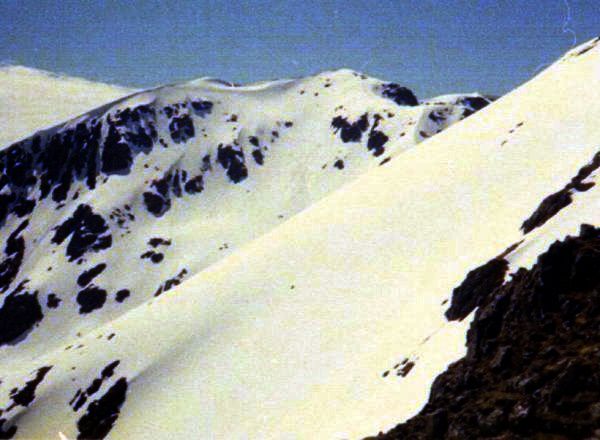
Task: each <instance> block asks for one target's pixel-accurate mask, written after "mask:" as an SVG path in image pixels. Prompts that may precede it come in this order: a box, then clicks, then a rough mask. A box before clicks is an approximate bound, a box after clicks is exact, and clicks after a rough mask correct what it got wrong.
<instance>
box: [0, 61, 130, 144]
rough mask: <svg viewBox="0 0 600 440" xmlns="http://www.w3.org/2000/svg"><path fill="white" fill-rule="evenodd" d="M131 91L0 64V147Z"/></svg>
mask: <svg viewBox="0 0 600 440" xmlns="http://www.w3.org/2000/svg"><path fill="white" fill-rule="evenodd" d="M132 91H133V90H130V89H127V88H125V87H119V86H113V85H108V84H102V83H98V82H93V81H88V80H85V79H81V78H73V77H68V76H58V75H55V74H52V73H50V72H45V71H43V70H37V69H32V68H29V67H24V66H5V67H0V127H2V131H0V147H2V146H5V145H8V144H10V143H12V142H15V141H17V140H18V139H20V138H22V137H25V136H28V135H30V134H31V133H32V132H33V131H35V130H38V129H40V128H43V127H48V126H50V125H55V124H58V123H60V122H63V121H65V120H66V119H69V118H72V117H74V116H77V115H78V114H81V113H83V112H86V111H88V110H89V109H91V108H94V107H97V106H98V105H101V104H105V103H107V102H110V101H114V100H115V99H117V98H120V97H122V96H125V95H127V94H130V93H131V92H132Z"/></svg>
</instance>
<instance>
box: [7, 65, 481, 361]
mask: <svg viewBox="0 0 600 440" xmlns="http://www.w3.org/2000/svg"><path fill="white" fill-rule="evenodd" d="M486 103H487V101H486V100H485V99H484V98H481V97H479V96H477V95H472V96H465V97H463V101H461V102H460V103H454V102H453V103H448V104H445V103H439V104H435V105H429V104H427V105H419V104H418V102H417V100H416V98H415V97H414V95H413V94H412V92H410V91H409V90H408V89H405V88H402V87H400V86H397V85H395V84H389V83H383V82H381V81H378V80H375V79H369V78H366V77H364V76H361V75H359V74H357V73H354V72H351V71H339V72H328V73H324V74H321V75H318V76H315V77H311V78H306V79H302V80H289V81H277V82H271V83H261V84H256V85H251V86H247V87H230V86H228V85H224V84H221V83H218V82H215V81H210V80H199V81H194V82H192V83H187V84H183V85H180V86H168V87H163V88H159V89H155V90H150V91H146V92H142V93H136V94H134V95H131V96H128V97H127V98H124V99H121V100H119V101H117V102H113V103H111V104H107V105H105V106H102V107H100V108H97V109H95V110H94V111H92V112H89V113H87V114H85V115H83V116H81V117H78V118H76V119H73V120H70V121H68V122H67V123H64V124H61V125H59V126H56V127H53V128H50V129H47V130H42V131H40V132H38V133H36V134H35V135H34V136H32V137H30V138H28V139H26V140H23V141H21V142H19V143H17V144H15V145H12V146H10V147H8V148H6V149H5V150H4V151H3V152H2V154H0V167H1V169H2V171H3V173H4V174H3V179H2V182H1V184H2V188H1V189H0V198H1V199H0V200H1V202H2V207H1V211H0V221H1V222H2V223H3V229H2V233H3V236H4V237H5V240H7V241H6V243H7V244H8V243H13V242H15V243H16V242H19V243H20V240H23V246H21V245H20V244H19V245H15V246H17V248H14V246H13V245H12V244H11V246H9V248H10V249H9V250H7V252H6V260H5V268H4V270H3V271H2V274H1V275H2V277H1V278H0V282H1V285H0V288H1V289H2V291H3V292H7V295H6V298H9V299H10V298H12V299H14V300H15V301H16V299H18V300H19V301H17V302H15V303H11V302H6V301H8V299H7V300H6V301H5V305H4V307H3V308H2V309H0V310H1V311H2V312H3V313H4V315H6V316H8V315H10V314H11V313H12V311H13V310H15V309H16V308H17V307H24V306H23V304H22V303H24V302H27V304H28V306H27V309H28V310H29V313H30V314H29V320H21V321H20V322H19V323H18V325H11V329H10V331H7V332H5V334H3V335H2V337H0V343H1V344H2V346H1V347H0V350H1V351H2V352H3V353H4V354H5V355H6V356H4V359H5V360H6V362H8V363H11V364H12V363H14V362H15V361H17V360H19V361H23V360H24V359H29V358H31V357H35V356H37V355H39V354H40V353H41V352H45V351H47V350H48V349H49V348H50V346H51V345H54V346H55V347H59V346H62V344H63V338H64V337H67V336H69V335H76V334H78V333H85V332H88V331H91V330H92V329H94V328H95V327H96V326H98V325H100V324H102V323H104V322H107V321H110V320H112V319H114V318H115V317H117V316H119V315H121V314H123V313H124V312H125V311H127V310H129V309H131V308H133V307H135V306H137V305H139V304H141V303H143V302H146V301H148V300H149V299H151V298H153V297H157V296H159V295H161V294H162V293H164V292H166V291H168V290H169V289H171V288H172V287H174V286H175V285H177V284H179V283H181V282H182V281H183V280H184V279H186V278H189V277H190V276H192V275H194V274H196V273H198V272H200V271H201V270H203V269H204V268H206V267H208V266H210V265H211V264H213V263H214V262H216V261H218V260H219V259H221V258H223V257H224V256H225V255H227V254H229V253H231V252H232V251H234V250H235V249H236V248H238V247H239V246H241V245H243V244H245V243H247V242H249V241H251V240H252V239H254V238H256V237H257V236H259V235H261V234H263V233H265V232H267V231H269V230H270V229H272V228H274V227H275V226H277V225H279V224H281V223H282V222H284V221H286V220H287V219H288V218H290V217H291V216H293V215H295V214H296V213H298V212H299V211H301V210H302V209H304V208H305V207H307V206H309V205H311V204H312V203H314V202H315V201H316V200H318V199H320V198H322V197H323V196H324V195H326V194H328V193H330V192H331V191H333V190H334V189H336V188H338V187H339V186H341V185H343V184H344V183H346V182H348V181H350V180H353V179H355V178H356V177H357V176H359V175H360V174H362V173H364V172H366V171H367V170H368V169H370V168H373V167H378V166H380V165H383V164H385V163H386V162H387V161H389V160H390V159H391V158H392V157H393V156H395V155H397V154H398V153H400V152H402V151H405V150H407V149H409V148H411V147H413V146H414V145H415V144H416V143H417V142H419V141H421V140H422V139H425V138H427V137H430V136H432V135H433V134H435V133H437V132H438V131H441V130H442V129H444V128H445V127H446V126H448V125H449V124H451V123H453V122H455V121H457V120H459V119H460V118H462V117H464V116H466V115H469V114H471V113H472V111H473V109H476V108H479V107H481V106H483V105H484V104H486ZM13 248H14V249H13ZM124 267H128V268H129V269H128V270H127V274H123V273H122V270H123V268H124ZM34 274H35V275H34ZM35 292H37V293H35ZM26 298H27V299H26ZM11 301H12V300H11ZM30 303H31V306H30V305H29V304H30ZM11 304H12V305H11ZM37 304H40V305H37ZM33 310H35V311H36V312H35V313H33ZM31 330H33V331H31ZM30 331H31V333H30ZM47 332H50V333H51V334H52V338H48V335H47ZM21 339H24V340H23V341H22V342H21ZM14 340H18V341H19V343H18V344H15V343H14ZM0 365H4V361H0Z"/></svg>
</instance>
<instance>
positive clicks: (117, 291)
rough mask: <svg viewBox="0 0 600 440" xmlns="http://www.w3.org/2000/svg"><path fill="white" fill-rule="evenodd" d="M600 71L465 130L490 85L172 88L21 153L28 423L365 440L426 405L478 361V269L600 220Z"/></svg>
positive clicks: (11, 274) (21, 377)
mask: <svg viewBox="0 0 600 440" xmlns="http://www.w3.org/2000/svg"><path fill="white" fill-rule="evenodd" d="M599 69H600V49H598V47H596V46H595V42H591V43H589V44H588V46H582V47H580V48H577V49H574V50H573V51H572V52H570V53H569V54H567V55H566V56H565V57H564V58H562V59H561V60H559V61H558V62H557V63H555V64H554V65H553V66H551V67H550V68H548V69H547V70H546V71H544V72H542V73H541V74H540V75H538V76H537V77H536V78H535V79H533V80H532V81H530V82H529V83H527V84H525V85H523V86H521V87H520V88H518V89H517V90H515V91H513V92H512V93H510V94H509V95H507V96H505V97H503V98H501V99H499V100H498V101H496V102H494V103H493V104H492V105H490V106H489V107H487V108H485V109H484V110H483V111H481V112H478V113H477V114H475V115H473V116H470V117H469V118H467V119H466V120H464V121H461V122H460V123H458V124H455V125H453V126H452V127H450V128H448V129H447V130H444V131H443V132H441V133H440V134H436V133H438V132H439V131H441V130H443V129H445V128H446V127H447V126H448V125H449V123H451V122H456V121H457V120H459V119H461V118H462V117H463V116H466V115H470V114H471V113H472V112H473V110H477V109H478V108H480V107H482V106H483V104H485V103H486V102H487V100H485V99H482V98H483V97H481V96H478V95H473V96H468V97H462V98H461V97H442V98H434V99H431V100H428V101H427V102H424V103H421V104H419V102H418V101H417V99H416V98H415V97H414V95H413V94H412V93H411V92H410V91H409V90H407V89H404V88H402V87H400V86H397V85H395V84H390V83H385V82H382V81H379V80H375V79H371V78H368V77H365V76H363V75H360V74H357V73H354V72H351V71H337V72H326V73H323V74H320V75H317V76H314V77H310V78H306V79H300V80H285V81H278V82H271V83H263V84H256V85H251V86H246V87H231V86H228V85H224V84H221V83H218V82H214V81H208V80H200V81H196V82H191V83H187V84H183V85H179V86H169V87H164V88H158V89H154V90H150V91H146V92H141V93H137V94H134V95H131V96H129V97H127V98H124V99H122V100H120V101H117V102H115V103H112V104H108V105H106V106H103V107H101V108H99V109H96V110H94V111H92V112H90V113H88V114H86V115H84V116H82V117H79V118H77V119H74V120H71V121H69V122H67V123H65V124H61V125H59V126H56V127H53V128H51V129H48V130H44V131H41V132H38V133H37V134H35V135H34V136H32V137H30V138H28V139H26V140H25V141H23V142H21V143H19V144H16V145H13V146H10V147H8V148H6V149H5V150H3V152H2V153H3V154H2V158H1V163H2V170H3V172H4V176H3V179H2V182H1V183H0V184H1V185H2V189H1V190H0V196H1V197H2V201H3V202H4V205H3V206H5V209H4V212H3V213H2V221H3V227H2V234H3V237H4V242H5V247H4V253H5V258H4V261H3V262H2V263H1V267H0V269H1V272H0V276H1V278H0V279H1V280H2V285H1V288H2V291H3V292H4V293H3V297H4V298H3V301H4V303H3V306H2V308H1V309H0V318H2V319H0V337H1V344H2V346H1V349H2V353H3V356H2V361H0V377H1V378H2V383H1V384H0V408H1V409H2V412H1V413H0V420H2V422H3V424H2V429H3V430H4V432H5V433H7V434H5V435H6V436H8V435H13V436H16V437H23V438H47V437H51V436H57V433H58V432H62V433H64V434H65V435H66V436H67V437H69V438H72V437H77V436H78V437H80V438H90V437H91V438H98V437H103V436H105V435H107V434H108V433H110V434H111V435H113V436H114V437H115V438H120V437H130V438H146V437H155V438H301V439H304V438H358V437H361V436H366V435H370V434H374V433H376V432H378V431H380V430H387V429H389V428H392V427H393V426H394V425H396V424H397V423H398V422H401V421H402V420H404V419H406V418H408V417H410V416H411V415H413V414H415V413H416V412H417V411H418V410H419V409H420V408H421V406H422V405H423V404H424V403H425V400H426V398H427V396H428V392H429V389H430V386H431V384H432V381H433V380H434V378H435V377H436V376H437V375H438V374H439V373H441V372H442V371H443V370H444V369H445V368H446V367H447V366H448V365H449V364H450V363H451V362H453V361H456V360H457V359H459V358H460V357H461V356H462V355H464V353H465V347H464V345H465V336H466V330H467V328H468V326H469V322H470V319H471V317H472V316H473V307H474V306H473V304H472V302H473V301H472V300H471V301H470V302H469V301H464V300H463V298H462V297H461V295H460V291H461V290H460V289H459V294H456V291H454V292H455V295H454V297H452V293H453V289H454V288H455V287H457V286H459V285H461V282H462V281H463V280H464V279H465V277H466V276H467V273H469V271H470V270H472V269H474V268H476V267H479V266H481V265H483V264H484V263H485V262H486V261H489V260H490V259H491V258H493V257H494V256H497V255H501V258H502V259H505V260H506V261H507V264H508V266H509V271H516V270H517V268H518V267H520V266H527V265H528V264H529V265H531V264H533V261H534V260H535V258H536V257H537V255H539V254H540V253H541V252H542V251H544V250H545V249H546V248H547V247H548V245H549V243H550V242H551V241H552V239H554V240H555V239H557V238H561V237H564V234H566V233H577V232H578V230H579V226H580V224H581V222H582V221H584V220H585V222H588V223H592V224H593V223H594V209H593V206H594V205H595V203H594V202H595V198H594V194H595V192H594V190H595V187H594V186H593V185H591V184H590V181H589V180H590V179H593V171H594V170H595V166H591V168H589V167H588V168H585V167H584V166H585V165H586V164H588V163H590V161H592V162H591V163H592V164H595V161H593V157H594V154H595V153H596V152H597V148H598V143H597V142H598V141H599V139H600V128H598V126H597V124H596V123H595V111H594V110H595V106H596V105H597V104H596V101H597V100H595V99H593V97H594V93H595V91H596V90H598V86H599V85H600V84H599V82H600V76H598V70H599ZM582 102H585V103H586V105H581V103H582ZM434 134H436V135H435V136H433V135H434ZM432 136H433V137H432ZM429 137H432V138H431V139H428V138H429ZM425 139H427V141H426V142H423V143H420V144H419V146H418V147H417V148H412V147H413V146H415V145H416V144H417V143H419V142H421V141H423V140H425ZM400 153H402V154H400ZM392 158H393V160H388V159H392ZM381 165H385V166H381ZM582 167H583V168H582ZM582 169H584V171H581V170H582ZM590 169H591V171H590V172H587V170H590ZM578 171H579V172H578ZM578 176H579V177H578ZM557 191H559V192H560V191H562V192H561V195H560V196H552V197H550V201H549V202H542V200H544V199H545V197H547V196H548V195H549V194H554V193H556V192H557ZM567 199H569V201H570V202H571V203H567V202H566V200H567ZM545 200H548V199H545ZM557 200H558V202H557ZM579 205H582V206H583V205H585V206H588V207H589V208H585V209H584V208H580V209H581V210H583V211H581V212H584V211H585V213H587V214H585V219H584V218H583V217H584V214H581V213H580V211H578V210H577V208H576V207H577V206H579ZM558 224H561V225H564V226H560V227H559V226H556V225H558ZM552 228H556V229H552ZM544 234H548V236H547V237H548V238H543V237H544ZM523 240H525V242H523ZM514 244H517V245H516V246H511V245H514ZM507 248H509V249H508V250H507V251H506V252H505V251H504V250H505V249H507ZM463 290H464V289H463ZM449 307H450V310H452V311H451V312H449V313H446V312H447V311H448V308H449ZM467 318H468V319H467ZM449 319H450V320H449ZM458 319H462V320H458Z"/></svg>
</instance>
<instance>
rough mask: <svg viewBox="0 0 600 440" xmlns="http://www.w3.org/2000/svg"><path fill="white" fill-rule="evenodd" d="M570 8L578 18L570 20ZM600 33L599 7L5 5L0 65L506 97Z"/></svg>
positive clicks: (309, 2)
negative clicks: (346, 75) (358, 79)
mask: <svg viewBox="0 0 600 440" xmlns="http://www.w3.org/2000/svg"><path fill="white" fill-rule="evenodd" d="M568 10H570V17H569V18H570V20H566V19H567V18H568V14H567V12H568ZM565 21H568V23H566V24H567V26H566V27H567V28H570V29H572V30H573V31H574V32H575V34H576V35H577V41H578V42H579V43H581V42H583V41H585V40H588V39H590V38H593V37H595V36H597V35H598V34H600V0H568V1H565V0H513V1H502V0H500V1H491V0H486V1H483V0H482V1H467V0H447V1H441V0H438V1H433V0H368V1H357V0H301V1H296V0H293V1H292V0H287V1H286V0H280V1H274V0H264V1H258V0H255V1H250V0H248V1H241V0H228V1H225V0H222V1H212V0H196V1H192V0H181V1H168V2H167V1H154V0H145V1H133V0H132V1H113V0H104V1H100V0H94V1H92V0H88V1H85V0H79V1H73V0H61V1H49V0H0V61H2V62H3V63H9V64H23V65H26V66H31V67H38V68H42V69H46V70H50V71H54V72H61V73H67V74H71V75H76V76H82V77H86V78H90V79H95V80H101V81H105V82H112V83H118V84H123V85H130V86H137V87H146V86H153V85H158V84H163V83H170V82H176V81H181V80H186V79H192V78H197V77H200V76H214V77H217V78H221V79H226V80H229V81H235V82H248V81H256V80H263V79H274V78H281V77H295V76H302V75H307V74H311V73H315V72H318V71H322V70H326V69H332V68H340V67H349V68H352V69H355V70H359V71H362V72H365V73H367V74H370V75H372V76H376V77H379V78H381V79H386V80H393V81H396V82H399V83H401V84H403V85H406V86H408V87H410V88H412V89H413V90H414V91H415V92H416V93H417V95H418V96H419V97H422V98H424V97H427V96H432V95H435V94H442V93H449V92H467V91H481V92H485V93H494V94H502V93H505V92H507V91H509V90H511V89H512V88H514V87H515V86H517V85H518V84H520V83H522V82H523V81H525V80H527V79H528V78H530V77H531V76H532V75H533V74H534V72H535V71H536V68H538V67H539V66H540V65H541V64H544V63H549V62H552V61H553V60H555V59H556V58H557V57H559V56H560V55H561V54H562V53H563V52H564V51H566V50H567V49H568V48H569V47H570V46H571V45H572V43H573V35H572V33H571V32H569V31H567V32H564V28H565Z"/></svg>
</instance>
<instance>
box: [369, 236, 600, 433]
mask: <svg viewBox="0 0 600 440" xmlns="http://www.w3.org/2000/svg"><path fill="white" fill-rule="evenodd" d="M490 288H491V289H492V288H495V290H494V292H493V294H492V295H489V296H487V297H486V296H484V298H485V301H484V302H482V303H480V304H479V309H478V310H477V312H476V314H475V318H474V320H473V322H472V324H471V327H470V329H469V332H468V334H467V355H466V356H465V357H464V358H463V359H461V360H459V361H458V362H455V363H454V364H452V365H450V366H449V368H448V369H447V371H446V372H444V373H443V374H441V375H440V376H438V377H437V379H436V380H435V381H434V383H433V386H432V390H431V395H430V397H429V401H428V403H427V404H426V405H425V406H424V407H423V409H422V410H421V412H420V413H419V414H417V415H416V416H414V417H413V418H411V419H409V420H408V421H407V422H405V423H403V424H400V425H398V426H397V427H395V428H394V429H392V430H391V431H389V432H388V433H386V434H383V433H380V434H379V435H378V436H376V437H372V439H374V438H377V439H379V440H392V439H443V438H446V439H476V438H477V439H480V438H493V439H514V438H532V439H585V438H591V437H593V436H596V435H598V434H599V433H600V431H598V430H599V428H600V403H599V402H600V369H599V368H598V365H600V332H599V331H598V329H599V326H600V228H598V229H597V228H594V227H592V226H589V225H582V227H581V232H580V235H579V236H578V237H566V238H565V239H564V240H563V241H557V242H555V243H554V244H552V245H551V246H550V247H549V249H548V250H547V251H546V252H545V253H543V254H541V255H540V256H539V257H538V260H537V262H536V264H535V265H534V266H533V267H532V268H531V269H530V270H526V269H519V270H518V271H517V272H516V273H515V274H514V275H513V277H512V279H511V280H510V281H508V282H506V283H505V284H504V285H502V286H500V287H495V286H490Z"/></svg>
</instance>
